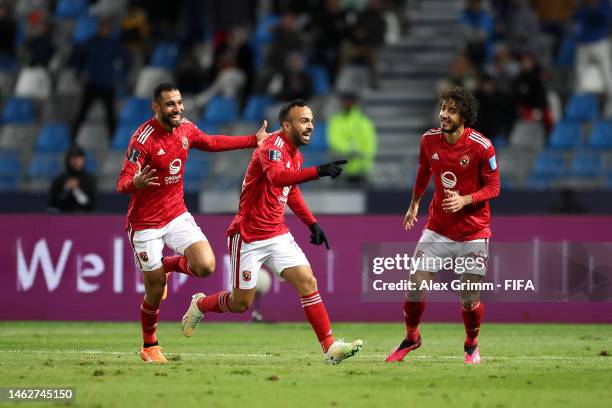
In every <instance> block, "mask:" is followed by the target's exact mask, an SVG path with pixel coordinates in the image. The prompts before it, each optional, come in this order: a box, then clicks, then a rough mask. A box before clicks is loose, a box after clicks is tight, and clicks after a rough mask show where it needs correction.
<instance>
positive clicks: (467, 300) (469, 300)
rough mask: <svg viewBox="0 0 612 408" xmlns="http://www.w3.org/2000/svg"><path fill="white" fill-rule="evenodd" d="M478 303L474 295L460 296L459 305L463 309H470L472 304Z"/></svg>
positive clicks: (472, 306)
mask: <svg viewBox="0 0 612 408" xmlns="http://www.w3.org/2000/svg"><path fill="white" fill-rule="evenodd" d="M477 304H478V297H475V296H465V297H462V298H461V306H463V308H464V309H467V310H472V309H473V308H474V306H476V305H477Z"/></svg>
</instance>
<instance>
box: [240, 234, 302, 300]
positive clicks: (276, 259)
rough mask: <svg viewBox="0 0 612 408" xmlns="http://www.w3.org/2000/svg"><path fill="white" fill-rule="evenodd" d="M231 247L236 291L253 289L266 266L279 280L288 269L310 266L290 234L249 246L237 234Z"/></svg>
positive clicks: (256, 242) (249, 244)
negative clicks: (260, 270) (262, 267)
mask: <svg viewBox="0 0 612 408" xmlns="http://www.w3.org/2000/svg"><path fill="white" fill-rule="evenodd" d="M228 247H229V252H230V268H231V271H232V287H233V288H239V289H253V288H254V287H255V285H256V284H257V275H258V274H259V269H260V268H261V265H263V264H265V265H266V267H267V268H268V269H269V270H270V271H271V272H272V273H275V274H276V275H278V276H279V277H280V275H281V273H282V272H283V271H284V270H285V269H287V268H291V267H293V266H300V265H306V266H310V263H309V262H308V259H306V255H304V252H302V249H301V248H300V246H299V245H298V244H297V242H295V239H294V238H293V235H291V233H290V232H288V233H286V234H283V235H279V236H278V237H274V238H270V239H264V240H261V241H253V242H250V243H247V242H243V241H242V238H241V237H240V234H234V235H232V236H231V238H228Z"/></svg>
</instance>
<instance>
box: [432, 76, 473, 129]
mask: <svg viewBox="0 0 612 408" xmlns="http://www.w3.org/2000/svg"><path fill="white" fill-rule="evenodd" d="M438 97H439V98H440V104H442V103H443V102H444V101H448V100H451V101H453V102H455V106H456V107H457V110H458V111H459V115H461V119H463V122H464V123H465V125H466V126H472V125H473V124H474V123H476V116H477V112H478V101H477V100H476V98H475V97H474V95H472V93H471V92H470V91H468V90H467V89H465V88H462V87H460V86H449V87H448V88H446V89H444V90H442V91H440V93H439V94H438Z"/></svg>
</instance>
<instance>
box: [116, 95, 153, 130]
mask: <svg viewBox="0 0 612 408" xmlns="http://www.w3.org/2000/svg"><path fill="white" fill-rule="evenodd" d="M152 116H153V111H152V109H151V98H150V97H149V98H137V97H132V98H129V99H127V100H126V101H125V102H124V103H123V107H122V108H121V114H120V115H119V124H120V126H131V127H133V128H134V129H133V130H132V131H134V130H136V127H138V125H140V124H141V123H142V122H144V121H146V120H149V119H150V118H151V117H152Z"/></svg>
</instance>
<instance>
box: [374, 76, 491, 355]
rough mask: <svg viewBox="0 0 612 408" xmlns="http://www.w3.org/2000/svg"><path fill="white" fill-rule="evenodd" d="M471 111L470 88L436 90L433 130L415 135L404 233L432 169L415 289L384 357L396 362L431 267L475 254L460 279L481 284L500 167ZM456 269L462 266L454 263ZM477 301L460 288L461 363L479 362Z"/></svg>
mask: <svg viewBox="0 0 612 408" xmlns="http://www.w3.org/2000/svg"><path fill="white" fill-rule="evenodd" d="M476 110H477V101H476V99H475V98H474V96H473V95H472V94H471V93H470V92H468V91H466V90H465V89H463V88H460V87H449V88H448V89H446V90H444V91H442V92H441V93H440V128H436V129H430V130H429V131H427V132H426V133H425V134H424V135H423V137H422V138H421V146H420V154H419V167H418V171H417V176H416V182H415V184H414V190H413V193H412V202H411V203H410V207H409V208H408V211H407V212H406V216H405V218H404V223H403V225H404V228H405V229H406V230H408V229H411V228H413V227H414V224H415V222H416V221H417V213H418V210H419V203H420V201H421V198H422V197H423V194H424V193H425V189H426V188H427V185H428V184H429V180H430V178H431V176H432V174H433V177H434V184H435V193H434V196H433V199H432V201H431V204H430V206H429V218H428V222H427V225H426V227H425V229H424V230H423V234H422V235H421V238H420V240H419V243H418V244H417V247H416V251H415V255H414V256H415V258H422V259H421V262H420V263H419V265H420V268H419V269H420V270H417V271H416V272H414V273H413V274H411V276H410V281H411V282H413V283H414V288H415V289H414V290H409V291H408V293H407V299H406V301H405V302H404V319H405V323H406V338H405V339H404V340H402V342H401V343H400V344H399V345H398V346H397V347H396V348H395V350H393V352H392V353H391V354H390V355H389V356H388V357H387V358H386V360H385V361H401V360H403V359H404V357H405V356H406V354H408V353H409V352H410V351H411V350H414V349H417V348H419V347H420V345H421V335H420V333H419V322H420V321H421V315H422V314H423V311H424V310H425V290H424V289H421V287H422V286H421V284H422V282H428V281H431V279H432V278H433V276H434V275H435V274H436V273H437V272H438V270H439V269H440V268H439V266H438V265H440V262H438V261H439V260H443V259H449V258H450V259H453V260H455V261H456V260H457V259H459V258H463V259H467V258H474V262H472V263H471V265H472V266H473V268H471V269H470V270H469V272H468V271H465V272H463V273H462V274H461V281H462V282H471V283H477V282H481V281H482V279H483V278H484V275H485V273H486V260H487V258H488V240H489V237H490V236H491V228H490V212H489V200H491V199H493V198H495V197H497V196H498V195H499V170H498V168H497V162H496V160H495V149H494V148H493V145H492V144H491V141H490V140H489V139H487V138H486V137H484V136H483V135H482V134H480V133H478V132H477V131H475V130H474V129H471V128H469V126H472V125H473V124H474V123H475V122H476ZM478 260H480V262H478ZM465 264H466V265H467V262H466V263H465ZM462 269H463V268H462ZM455 272H457V273H459V272H461V271H459V270H458V268H455ZM479 298H480V292H479V291H478V290H462V291H461V292H460V299H461V315H462V317H463V324H464V326H465V333H466V338H465V342H464V361H465V363H467V364H479V363H480V350H479V348H478V332H479V330H480V322H481V321H482V316H483V312H484V306H483V304H482V302H480V300H479Z"/></svg>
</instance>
